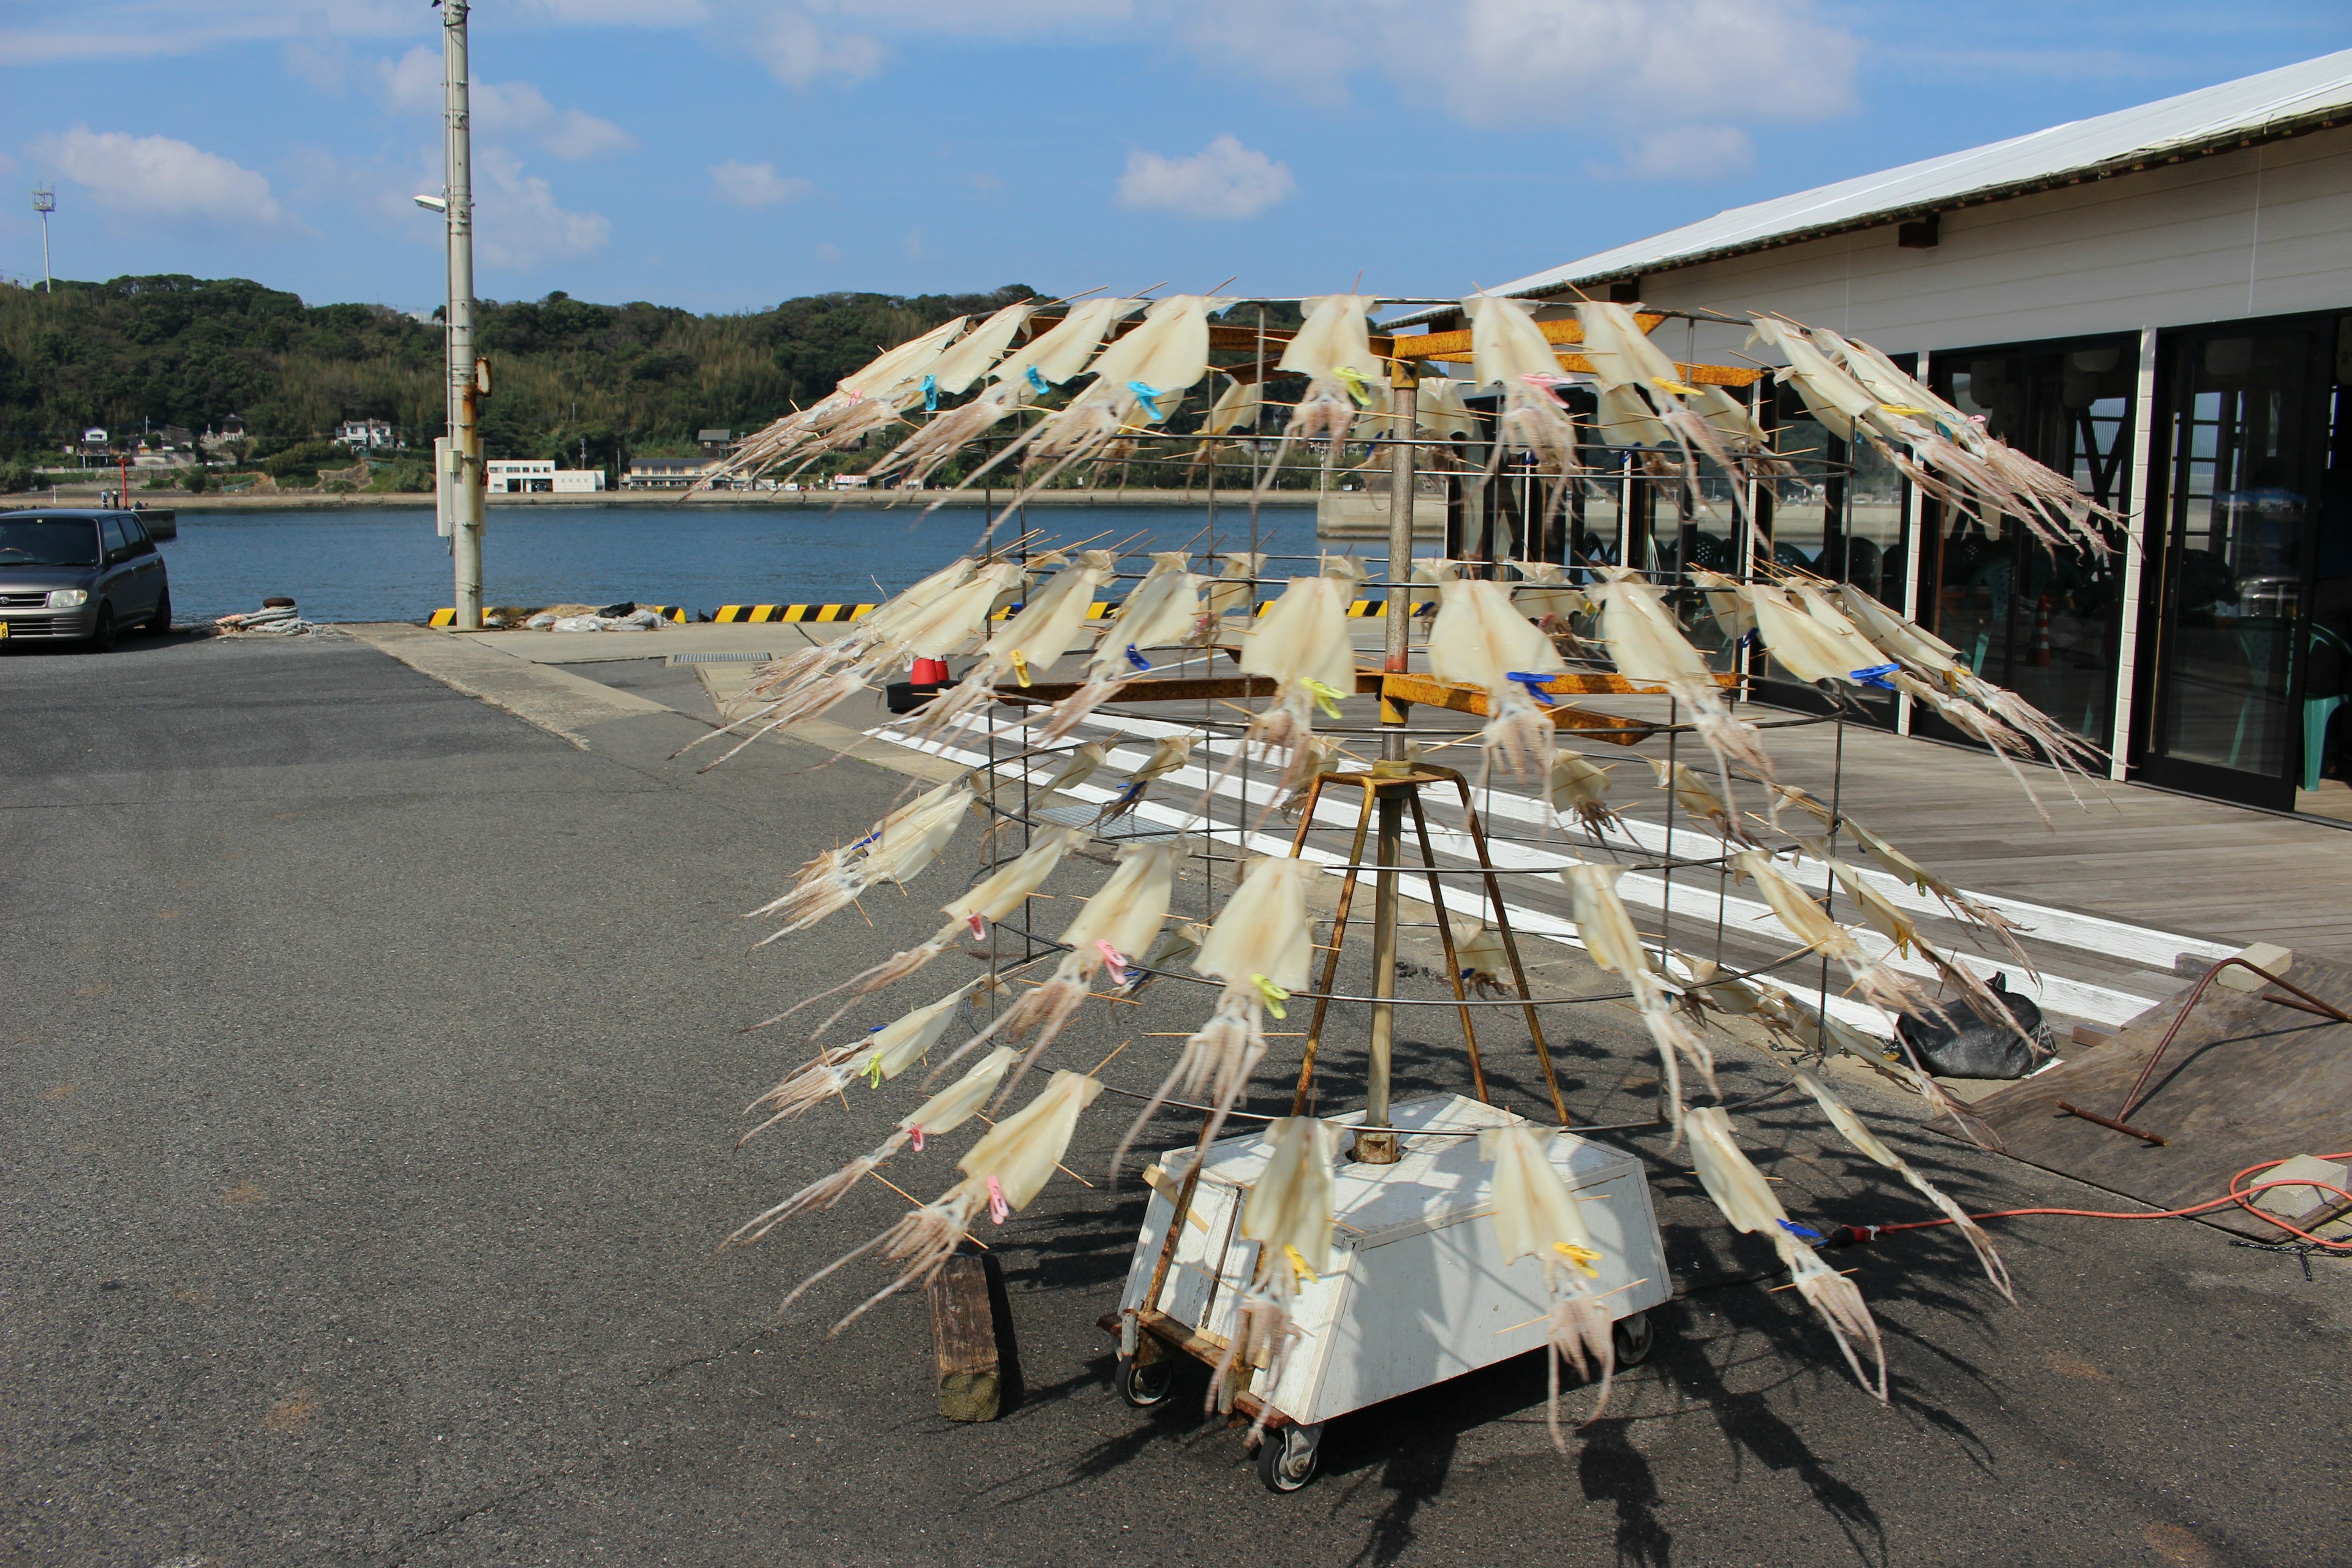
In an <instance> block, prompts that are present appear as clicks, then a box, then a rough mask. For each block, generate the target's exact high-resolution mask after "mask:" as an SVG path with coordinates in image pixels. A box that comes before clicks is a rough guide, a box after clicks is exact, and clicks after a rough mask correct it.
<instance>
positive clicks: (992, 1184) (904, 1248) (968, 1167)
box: [783, 1053, 1102, 1338]
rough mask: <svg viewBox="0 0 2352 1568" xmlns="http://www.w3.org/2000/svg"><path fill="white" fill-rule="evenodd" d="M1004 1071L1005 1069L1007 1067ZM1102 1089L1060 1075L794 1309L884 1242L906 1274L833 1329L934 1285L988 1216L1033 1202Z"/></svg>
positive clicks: (996, 1217)
mask: <svg viewBox="0 0 2352 1568" xmlns="http://www.w3.org/2000/svg"><path fill="white" fill-rule="evenodd" d="M1007 1054H1009V1053H1007ZM985 1065H987V1064H983V1066H985ZM997 1070H998V1071H1000V1072H1001V1071H1002V1070H1003V1068H1002V1066H1001V1065H999V1066H998V1068H997ZM1101 1090H1102V1085H1101V1083H1100V1082H1098V1081H1097V1080H1096V1079H1091V1078H1088V1077H1087V1076H1085V1075H1084V1074H1082V1073H1075V1072H1067V1071H1065V1072H1057V1073H1055V1075H1054V1077H1053V1079H1052V1080H1051V1081H1050V1082H1048V1083H1047V1084H1046V1085H1045V1089H1043V1090H1041V1091H1040V1092H1039V1093H1038V1096H1037V1098H1036V1099H1034V1100H1031V1101H1030V1102H1029V1103H1028V1104H1027V1105H1024V1106H1023V1107H1022V1108H1021V1109H1020V1110H1018V1111H1015V1112H1014V1113H1013V1115H1011V1116H1008V1117H1006V1118H1005V1119H1004V1120H1003V1121H1000V1122H998V1123H997V1124H996V1125H995V1126H993V1127H992V1128H990V1129H989V1130H988V1131H986V1132H985V1133H983V1134H982V1136H981V1139H980V1142H977V1143H974V1144H973V1145H972V1146H971V1149H970V1150H969V1151H968V1152H966V1153H965V1154H964V1157H963V1158H962V1159H961V1160H959V1161H957V1162H956V1169H957V1170H959V1171H961V1172H963V1173H964V1179H963V1180H962V1181H961V1182H958V1183H957V1184H955V1185H954V1186H952V1187H950V1188H949V1189H948V1190H947V1191H946V1192H945V1193H943V1194H940V1196H939V1197H938V1198H937V1199H935V1200H933V1201H932V1202H930V1203H928V1204H925V1205H923V1206H922V1207H921V1208H919V1209H917V1210H916V1211H915V1212H914V1213H912V1214H910V1215H908V1216H907V1217H906V1218H904V1219H902V1220H900V1221H899V1222H898V1224H897V1225H894V1226H891V1227H890V1228H889V1229H888V1230H886V1231H884V1232H883V1233H882V1234H881V1235H880V1236H878V1237H875V1238H874V1239H873V1240H872V1241H869V1242H867V1243H866V1245H865V1246H864V1247H859V1248H858V1249H857V1250H856V1251H855V1252H852V1253H850V1254H849V1255H848V1256H847V1257H845V1258H839V1259H836V1260H835V1261H834V1262H833V1263H830V1264H827V1265H826V1266H825V1267H824V1268H821V1269H819V1270H818V1271H817V1272H816V1273H814V1274H812V1275H810V1276H809V1277H808V1278H807V1279H803V1281H801V1283H800V1285H799V1286H798V1287H797V1288H796V1289H794V1290H793V1293H792V1294H791V1295H790V1296H787V1297H785V1298H784V1302H783V1304H784V1306H786V1307H790V1306H791V1305H792V1304H793V1301H794V1300H798V1299H799V1297H800V1296H801V1294H802V1293H803V1291H805V1290H807V1289H809V1287H810V1286H812V1285H814V1284H815V1283H816V1282H817V1281H818V1280H820V1279H824V1277H825V1276H826V1275H828V1274H831V1273H832V1272H833V1271H834V1270H835V1269H836V1268H840V1267H842V1265H843V1264H845V1263H847V1262H849V1261H850V1260H851V1259H852V1258H858V1257H861V1256H863V1255H864V1254H866V1253H867V1252H871V1251H873V1250H875V1249H876V1248H877V1247H878V1248H879V1249H880V1250H881V1253H882V1256H883V1257H884V1258H888V1259H889V1260H890V1261H892V1262H894V1263H898V1264H899V1265H901V1266H902V1267H901V1268H900V1271H899V1275H898V1279H894V1280H892V1281H891V1282H890V1283H889V1284H888V1285H886V1286H884V1287H883V1288H882V1289H879V1290H877V1291H876V1292H875V1293H874V1294H873V1295H872V1296H870V1297H868V1298H866V1300H865V1301H864V1302H863V1303H862V1304H861V1305H859V1306H858V1307H857V1309H856V1310H854V1311H852V1312H851V1313H850V1314H849V1315H848V1316H847V1317H845V1318H844V1319H842V1320H841V1321H839V1322H837V1323H835V1325H834V1326H833V1329H832V1334H838V1333H839V1332H841V1331H842V1330H844V1329H845V1328H847V1327H849V1325H850V1324H852V1323H854V1322H856V1321H857V1320H858V1319H859V1318H861V1317H864V1316H865V1315H866V1312H867V1311H868V1310H871V1309H872V1308H873V1307H875V1306H876V1305H877V1304H878V1303H880V1302H882V1301H883V1300H887V1299H888V1298H889V1297H890V1296H892V1295H895V1294H896V1293H897V1292H898V1291H900V1290H903V1289H906V1288H907V1287H908V1286H909V1285H923V1284H929V1282H930V1279H931V1277H932V1276H933V1275H935V1274H937V1273H938V1272H939V1271H940V1265H942V1264H944V1263H945V1262H947V1260H948V1259H949V1258H950V1257H952V1256H954V1254H955V1249H956V1244H957V1243H958V1242H959V1241H961V1240H962V1238H963V1237H964V1235H965V1233H966V1232H967V1231H969V1230H970V1229H971V1226H972V1225H973V1224H974V1223H975V1222H976V1221H977V1220H978V1218H979V1216H980V1215H982V1213H986V1214H987V1215H988V1216H989V1217H990V1218H991V1219H992V1220H993V1221H995V1222H996V1223H997V1224H999V1225H1002V1224H1003V1223H1004V1221H1005V1220H1006V1219H1007V1218H1009V1217H1010V1216H1011V1215H1013V1214H1015V1213H1018V1212H1019V1211H1020V1210H1022V1209H1024V1208H1027V1207H1028V1206H1029V1205H1030V1202H1031V1201H1032V1200H1033V1199H1034V1198H1035V1197H1036V1195H1037V1194H1038V1193H1039V1192H1040V1191H1041V1190H1042V1189H1043V1188H1044V1187H1045V1181H1046V1178H1047V1177H1049V1176H1051V1175H1052V1174H1053V1173H1054V1171H1055V1167H1056V1166H1057V1165H1058V1164H1059V1163H1061V1158H1062V1153H1063V1152H1064V1151H1065V1150H1066V1149H1067V1148H1068V1147H1069V1146H1070V1135H1071V1133H1073V1132H1075V1131H1076V1130H1077V1125H1078V1114H1079V1112H1081V1111H1083V1110H1086V1108H1087V1106H1088V1105H1090V1104H1092V1103H1093V1102H1094V1098H1095V1096H1096V1095H1097V1094H1098V1093H1100V1092H1101ZM974 1110H977V1105H975V1106H974ZM967 1114H970V1112H967ZM832 1334H828V1335H827V1336H826V1337H827V1338H831V1337H832Z"/></svg>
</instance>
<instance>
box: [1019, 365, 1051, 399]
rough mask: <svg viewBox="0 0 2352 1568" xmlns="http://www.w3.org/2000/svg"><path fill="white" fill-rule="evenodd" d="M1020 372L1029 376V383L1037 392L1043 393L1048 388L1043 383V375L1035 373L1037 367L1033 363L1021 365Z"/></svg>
mask: <svg viewBox="0 0 2352 1568" xmlns="http://www.w3.org/2000/svg"><path fill="white" fill-rule="evenodd" d="M1021 374H1024V375H1025V376H1027V377H1028V378H1029V384H1030V385H1031V386H1032V387H1033V388H1034V389H1035V390H1036V391H1037V392H1038V393H1040V394H1043V393H1045V392H1046V391H1048V390H1050V389H1049V388H1048V387H1047V386H1046V385H1045V377H1044V376H1042V375H1039V374H1037V367H1036V366H1035V365H1034V364H1033V365H1025V366H1024V367H1023V369H1022V372H1021Z"/></svg>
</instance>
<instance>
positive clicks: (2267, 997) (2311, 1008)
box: [2058, 958, 2352, 1149]
mask: <svg viewBox="0 0 2352 1568" xmlns="http://www.w3.org/2000/svg"><path fill="white" fill-rule="evenodd" d="M2225 969H2244V970H2249V971H2251V972H2252V973H2255V974H2258V975H2260V976H2262V978H2263V980H2265V981H2267V982H2268V983H2269V984H2273V985H2278V986H2283V987H2284V988H2285V989H2287V990H2289V991H2292V992H2294V997H2288V996H2273V995H2271V994H2269V993H2268V992H2257V993H2255V995H2256V996H2257V998H2258V999H2260V1000H2262V1001H2264V1002H2274V1003H2276V1004H2278V1005H2280V1006H2282V1007H2292V1008H2294V1010H2295V1011H2297V1012H2299V1013H2315V1014H2317V1015H2318V1016H2320V1017H2323V1018H2330V1019H2333V1020H2335V1021H2336V1023H2339V1024H2352V1013H2347V1012H2345V1011H2344V1010H2343V1009H2342V1008H2340V1007H2338V1006H2336V1005H2334V1004H2333V1003H2329V1002H2323V1001H2321V1000H2320V999H2319V998H2318V997H2316V996H2314V995H2313V994H2311V993H2310V992H2308V991H2305V989H2303V987H2301V986H2299V985H2296V984H2292V983H2291V982H2288V981H2285V980H2282V979H2280V978H2279V977H2278V976H2277V975H2275V974H2273V973H2271V972H2270V971H2269V970H2267V969H2264V968H2263V967H2262V965H2260V964H2258V963H2248V962H2247V961H2246V960H2244V959H2242V958H2225V959H2223V960H2222V961H2221V963H2217V964H2215V965H2214V966H2213V967H2212V968H2210V969H2209V970H2207V971H2206V972H2205V973H2204V977H2203V978H2201V979H2200V980H2199V981H2198V982H2197V984H2196V986H2195V987H2194V988H2193V989H2192V990H2191V991H2190V992H2189V999H2188V1000H2187V1001H2185V1002H2183V1003H2182V1004H2181V1005H2180V1011H2179V1012H2178V1013H2176V1014H2174V1015H2173V1016H2172V1022H2171V1024H2170V1025H2169V1026H2168V1027H2167V1028H2166V1029H2165V1031H2164V1037H2163V1038H2162V1039H2160V1040H2158V1041H2157V1042H2156V1049H2155V1050H2154V1051H2152V1052H2150V1053H2149V1055H2148V1058H2147V1066H2146V1067H2143V1068H2140V1069H2139V1077H2138V1079H2136V1080H2135V1081H2134V1082H2133V1084H2132V1087H2131V1092H2130V1093H2129V1094H2127V1095H2126V1096H2124V1103H2123V1108H2122V1109H2121V1110H2117V1111H2116V1113H2115V1114H2114V1115H2113V1116H2101V1115H2099V1114H2098V1113H2097V1112H2095V1111H2090V1110H2084V1109H2083V1108H2082V1107H2081V1106H2079V1105H2070V1104H2069V1103H2067V1102H2066V1101H2065V1100H2060V1101H2059V1102H2058V1109H2059V1110H2063V1111H2064V1112H2065V1113H2066V1114H2067V1115H2069V1116H2078V1117H2080V1118H2082V1119H2083V1120H2084V1121H2089V1122H2094V1123H2095V1124H2097V1125H2098V1126H2101V1127H2105V1128H2111V1129H2113V1130H2114V1131H2117V1132H2121V1133H2125V1134H2126V1135H2127V1136H2130V1137H2133V1138H2137V1139H2139V1140H2140V1141H2141V1142H2145V1143H2150V1144H2153V1145H2155V1146H2156V1147H2158V1148H2159V1149H2160V1148H2162V1147H2164V1145H2165V1138H2164V1135H2163V1134H2161V1133H2158V1132H2151V1131H2148V1130H2147V1128H2145V1127H2135V1126H2133V1125H2132V1124H2131V1121H2130V1117H2131V1113H2132V1112H2133V1111H2134V1110H2137V1108H2138V1107H2139V1106H2140V1105H2141V1103H2142V1100H2141V1096H2142V1093H2143V1091H2145V1090H2146V1089H2147V1080H2148V1079H2151V1078H2153V1077H2155V1076H2156V1067H2157V1064H2158V1062H2160V1061H2162V1060H2163V1059H2164V1054H2165V1052H2167V1051H2168V1050H2170V1049H2171V1048H2172V1041H2173V1038H2174V1037H2176V1036H2178V1035H2179V1033H2180V1026H2182V1025H2183V1024H2186V1023H2187V1022H2189V1012H2190V1010H2191V1009H2193V1008H2194V1007H2195V1006H2196V1005H2197V1004H2198V1003H2200V1002H2201V1001H2203V1000H2204V999H2205V993H2206V991H2207V990H2208V989H2209V988H2210V986H2211V985H2212V984H2213V981H2214V979H2215V977H2216V976H2218V975H2219V974H2220V973H2221V971H2223V970H2225ZM2296 997H2300V998H2301V1000H2300V1001H2298V1000H2296V999H2295V998H2296Z"/></svg>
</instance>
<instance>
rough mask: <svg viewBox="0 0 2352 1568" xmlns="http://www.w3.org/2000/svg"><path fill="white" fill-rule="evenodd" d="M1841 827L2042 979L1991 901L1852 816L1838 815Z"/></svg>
mask: <svg viewBox="0 0 2352 1568" xmlns="http://www.w3.org/2000/svg"><path fill="white" fill-rule="evenodd" d="M1840 826H1841V828H1842V830H1843V831H1844V832H1846V833H1848V834H1851V835H1852V836H1853V841H1854V842H1855V843H1857V844H1859V845H1861V846H1862V848H1863V852H1864V854H1866V855H1868V856H1869V857H1870V858H1872V859H1873V860H1875V861H1877V862H1878V865H1879V868H1880V869H1882V870H1884V871H1885V873H1886V874H1887V875H1888V876H1890V877H1893V878H1895V879H1896V880H1897V881H1901V882H1907V883H1909V884H1910V885H1911V886H1912V888H1914V889H1916V890H1917V891H1919V892H1922V893H1932V894H1934V895H1935V896H1936V898H1937V900H1939V901H1940V902H1941V903H1942V904H1943V906H1944V907H1945V908H1946V909H1948V910H1950V911H1951V912H1952V916H1953V918H1954V919H1955V920H1958V921H1963V922H1965V923H1967V924H1969V925H1973V926H1975V927H1976V928H1977V929H1978V930H1979V931H1983V932H1985V933H1986V934H1987V935H1989V936H1990V937H1992V938H1993V939H1994V940H1995V941H1997V942H2000V943H2001V944H2002V945H2003V946H2005V947H2006V948H2007V949H2008V950H2009V952H2010V953H2011V956H2012V957H2014V958H2015V959H2016V960H2017V962H2018V963H2020V964H2021V966H2023V968H2024V970H2025V972H2026V973H2028V974H2031V975H2032V976H2033V978H2034V979H2036V980H2040V979H2041V978H2042V970H2041V966H2040V965H2038V964H2036V963H2034V962H2033V955H2032V953H2029V952H2026V951H2025V944H2024V943H2022V942H2019V941H2018V940H2017V932H2018V925H2017V922H2016V921H2012V920H2011V919H2010V918H2009V917H2008V916H2007V915H2004V914H2002V913H2001V912H2000V910H1997V909H1994V908H1993V907H1992V906H1990V904H1986V903H1984V902H1982V901H1981V900H1976V899H1972V898H1970V897H1969V896H1968V895H1967V894H1966V893H1964V892H1962V891H1960V889H1958V888H1956V887H1954V886H1953V885H1952V884H1951V883H1949V882H1948V881H1946V880H1945V879H1943V878H1941V877H1939V876H1937V874H1936V873H1935V872H1933V871H1930V870H1929V869H1927V867H1925V866H1922V865H1921V864H1919V862H1918V861H1916V860H1915V859H1913V858H1911V857H1910V856H1908V855H1906V854H1905V853H1904V852H1903V851H1902V850H1900V849H1897V848H1896V847H1895V846H1894V845H1892V844H1890V843H1888V842H1887V841H1886V840H1885V838H1884V837H1881V836H1880V835H1879V834H1878V833H1876V832H1875V831H1874V830H1873V829H1871V828H1869V827H1867V826H1864V825H1863V824H1862V823H1859V822H1856V821H1855V820H1854V819H1853V817H1851V816H1847V817H1843V818H1841V819H1840Z"/></svg>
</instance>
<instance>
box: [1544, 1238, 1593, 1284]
mask: <svg viewBox="0 0 2352 1568" xmlns="http://www.w3.org/2000/svg"><path fill="white" fill-rule="evenodd" d="M1551 1249H1552V1250H1553V1251H1554V1252H1557V1253H1559V1255H1560V1256H1561V1257H1562V1258H1567V1259H1568V1260H1569V1261H1570V1263H1573V1264H1574V1265H1576V1267H1578V1268H1581V1269H1582V1270H1584V1272H1585V1274H1586V1275H1587V1277H1589V1278H1591V1279H1600V1278H1601V1270H1599V1269H1598V1268H1594V1267H1592V1266H1593V1265H1594V1264H1596V1263H1598V1262H1600V1261H1601V1254H1599V1253H1597V1252H1595V1251H1593V1250H1592V1249H1591V1247H1579V1246H1577V1245H1576V1244H1575V1243H1574V1242H1572V1241H1555V1242H1553V1243H1552V1244H1551Z"/></svg>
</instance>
